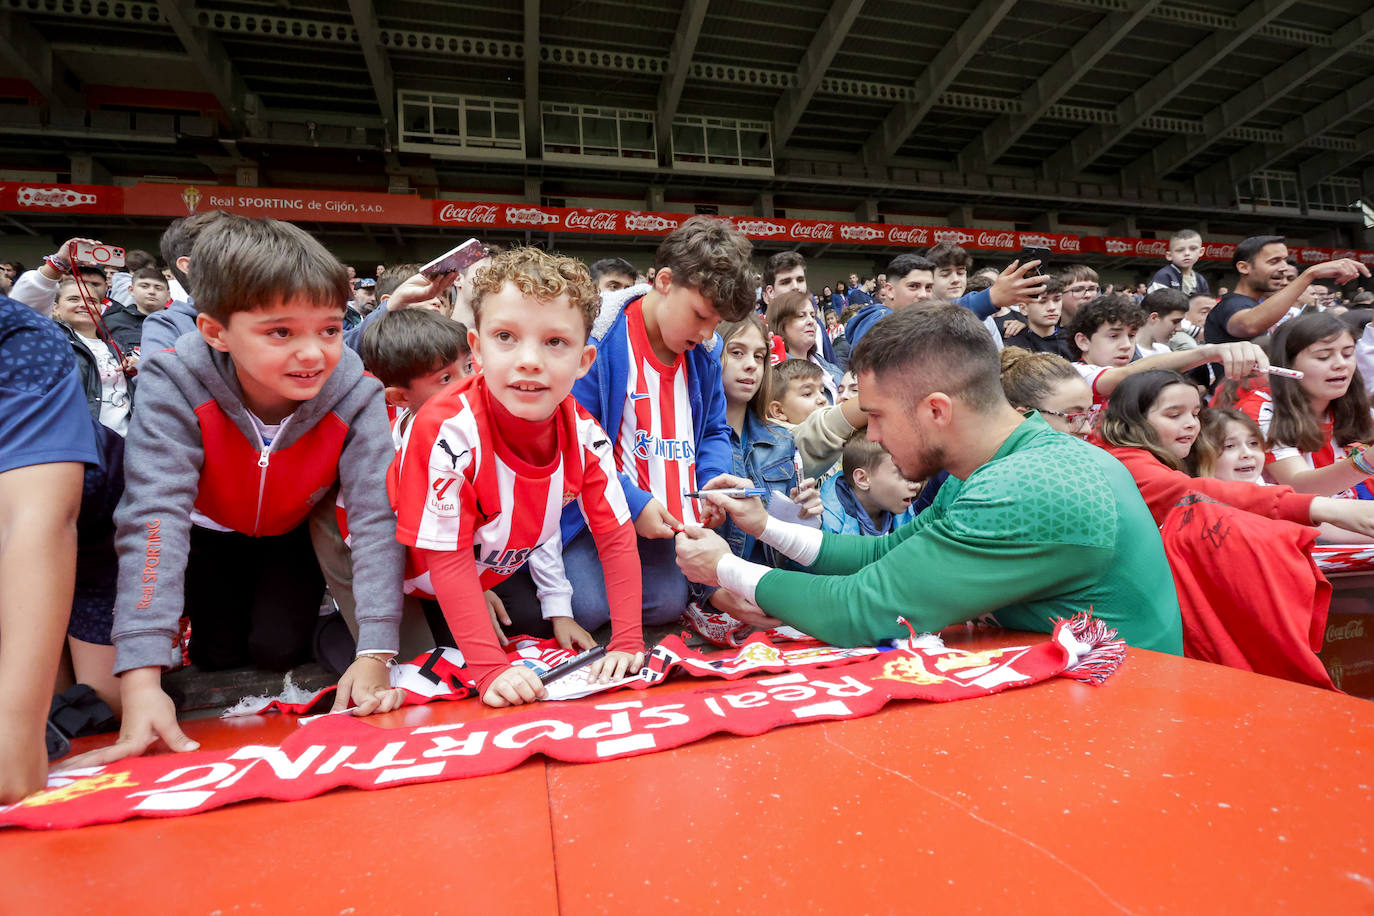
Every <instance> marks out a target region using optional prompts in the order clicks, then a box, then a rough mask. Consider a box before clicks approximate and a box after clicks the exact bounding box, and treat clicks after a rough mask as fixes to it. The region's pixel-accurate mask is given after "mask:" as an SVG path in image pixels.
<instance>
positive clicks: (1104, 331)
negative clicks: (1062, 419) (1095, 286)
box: [1069, 295, 1269, 404]
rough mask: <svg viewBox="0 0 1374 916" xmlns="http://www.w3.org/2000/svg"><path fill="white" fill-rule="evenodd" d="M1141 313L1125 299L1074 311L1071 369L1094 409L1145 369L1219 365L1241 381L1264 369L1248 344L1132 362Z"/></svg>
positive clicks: (1112, 297) (1197, 349) (1110, 298)
mask: <svg viewBox="0 0 1374 916" xmlns="http://www.w3.org/2000/svg"><path fill="white" fill-rule="evenodd" d="M1145 317H1146V316H1145V313H1144V311H1143V310H1142V309H1141V307H1140V306H1138V305H1136V304H1135V303H1134V302H1132V301H1131V300H1130V298H1129V297H1127V296H1120V295H1109V296H1099V297H1098V298H1096V299H1094V300H1093V301H1092V302H1089V303H1088V304H1087V305H1085V306H1084V307H1083V308H1081V309H1079V311H1078V315H1077V316H1076V317H1075V318H1074V320H1073V324H1072V325H1070V326H1069V335H1070V336H1071V337H1072V339H1073V342H1074V345H1075V346H1076V347H1077V348H1078V350H1079V351H1080V353H1081V354H1082V355H1081V356H1080V358H1079V360H1078V362H1075V363H1074V364H1073V365H1074V368H1075V369H1077V370H1078V374H1079V375H1081V376H1083V380H1084V381H1085V382H1087V383H1088V385H1089V386H1091V388H1092V390H1093V403H1094V404H1105V403H1107V399H1108V398H1110V397H1111V395H1112V392H1113V391H1115V390H1116V386H1117V385H1120V384H1121V382H1122V381H1123V380H1124V379H1125V378H1126V377H1127V376H1129V375H1133V374H1135V373H1137V372H1145V371H1147V370H1150V369H1172V370H1174V371H1175V372H1186V371H1188V370H1189V369H1195V368H1197V367H1198V366H1201V365H1204V364H1205V363H1221V364H1222V367H1223V368H1224V370H1225V372H1226V374H1227V375H1228V376H1230V377H1231V378H1233V379H1241V378H1244V377H1245V376H1247V375H1249V374H1250V373H1251V372H1253V371H1256V370H1258V371H1260V372H1263V371H1264V370H1266V369H1268V368H1269V359H1268V357H1266V356H1265V355H1264V351H1263V350H1261V349H1260V348H1259V347H1257V346H1255V345H1254V344H1251V343H1243V342H1242V343H1227V344H1206V345H1204V346H1201V347H1194V348H1192V349H1191V350H1177V351H1172V352H1168V353H1157V354H1154V355H1151V356H1146V357H1145V358H1143V359H1136V360H1135V361H1134V362H1132V359H1134V358H1135V337H1136V332H1138V331H1139V330H1140V327H1141V325H1143V324H1144V323H1145Z"/></svg>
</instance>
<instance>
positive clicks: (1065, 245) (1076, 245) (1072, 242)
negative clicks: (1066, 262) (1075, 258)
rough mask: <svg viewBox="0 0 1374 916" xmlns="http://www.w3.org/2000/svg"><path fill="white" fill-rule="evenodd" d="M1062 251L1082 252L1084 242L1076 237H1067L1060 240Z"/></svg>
mask: <svg viewBox="0 0 1374 916" xmlns="http://www.w3.org/2000/svg"><path fill="white" fill-rule="evenodd" d="M1059 250H1060V251H1082V250H1083V240H1082V239H1080V238H1079V237H1078V236H1076V235H1066V236H1064V237H1063V238H1062V239H1060V240H1059Z"/></svg>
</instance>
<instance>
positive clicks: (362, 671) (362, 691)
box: [329, 655, 406, 716]
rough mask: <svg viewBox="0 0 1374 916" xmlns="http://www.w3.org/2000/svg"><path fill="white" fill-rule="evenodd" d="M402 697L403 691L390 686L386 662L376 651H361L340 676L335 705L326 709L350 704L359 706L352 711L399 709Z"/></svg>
mask: <svg viewBox="0 0 1374 916" xmlns="http://www.w3.org/2000/svg"><path fill="white" fill-rule="evenodd" d="M405 698H406V695H405V691H403V690H400V689H399V688H393V687H392V686H391V676H390V675H389V674H387V670H386V662H384V661H382V660H381V659H380V658H378V657H377V656H375V655H360V656H358V657H357V658H355V659H354V660H353V664H351V665H349V666H348V670H347V671H345V672H344V673H343V677H341V678H339V689H338V690H336V691H334V708H333V709H331V710H329V711H330V712H343V711H344V710H346V709H348V708H349V706H350V705H352V706H356V707H358V709H357V712H355V713H354V715H358V716H370V715H374V714H376V713H381V712H391V711H392V710H393V709H399V708H400V706H401V704H402V703H404V702H405Z"/></svg>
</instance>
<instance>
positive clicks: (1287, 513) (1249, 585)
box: [1097, 370, 1374, 689]
mask: <svg viewBox="0 0 1374 916" xmlns="http://www.w3.org/2000/svg"><path fill="white" fill-rule="evenodd" d="M1201 409H1202V401H1201V398H1200V397H1199V395H1198V390H1197V386H1196V385H1194V384H1193V383H1192V382H1190V381H1189V380H1188V379H1186V378H1184V377H1183V376H1182V375H1179V374H1178V373H1177V372H1171V371H1167V370H1151V371H1147V372H1142V373H1139V374H1138V375H1134V376H1130V377H1129V378H1127V379H1126V380H1125V381H1123V382H1122V383H1121V385H1120V386H1119V387H1118V388H1117V390H1116V391H1115V392H1114V393H1113V394H1112V398H1111V400H1110V401H1108V403H1107V408H1106V410H1105V411H1104V413H1103V417H1102V422H1101V424H1100V425H1099V426H1098V430H1097V436H1098V438H1099V439H1100V440H1101V442H1102V444H1104V445H1105V447H1106V448H1107V450H1108V451H1110V452H1111V453H1112V454H1113V455H1114V456H1115V457H1116V458H1117V459H1118V460H1119V461H1121V463H1122V464H1124V465H1125V466H1126V469H1127V470H1128V471H1130V473H1131V477H1132V478H1133V479H1134V480H1135V482H1136V486H1137V487H1139V488H1140V495H1141V496H1142V497H1144V499H1145V503H1146V505H1147V506H1148V507H1149V509H1150V512H1151V514H1152V515H1153V516H1154V519H1155V522H1156V523H1157V524H1158V525H1159V526H1160V535H1161V537H1162V538H1163V540H1164V553H1165V556H1167V557H1168V559H1169V566H1170V570H1171V572H1172V573H1173V579H1174V586H1175V588H1176V590H1177V592H1178V602H1179V608H1180V610H1181V612H1182V615H1183V651H1184V654H1185V655H1187V656H1189V657H1190V658H1198V659H1203V660H1205V661H1211V662H1217V663H1219V664H1224V665H1229V666H1231V667H1235V668H1246V669H1249V670H1252V671H1257V672H1259V673H1261V674H1268V675H1272V676H1274V677H1282V678H1286V679H1287V680H1291V681H1297V682H1299V683H1303V684H1310V685H1312V686H1316V687H1325V688H1327V689H1335V688H1334V687H1333V685H1332V683H1331V678H1330V676H1329V675H1328V674H1327V673H1326V669H1325V668H1324V667H1323V666H1322V663H1321V661H1320V660H1319V659H1318V658H1317V652H1318V651H1319V650H1320V649H1321V645H1322V638H1323V634H1324V631H1325V628H1326V615H1327V610H1328V608H1329V606H1330V603H1331V585H1330V583H1328V582H1327V581H1326V577H1325V576H1324V575H1322V573H1321V571H1320V570H1319V569H1318V568H1317V566H1316V564H1315V563H1314V562H1313V560H1312V544H1313V543H1314V542H1315V541H1316V539H1317V530H1316V529H1315V528H1313V527H1309V526H1313V525H1317V524H1320V523H1322V522H1328V523H1331V524H1333V525H1336V526H1338V527H1341V528H1349V529H1352V530H1355V531H1357V532H1360V533H1363V534H1366V535H1369V534H1374V506H1371V505H1369V504H1362V503H1358V502H1352V501H1348V500H1337V499H1329V498H1326V497H1320V496H1312V495H1311V494H1303V493H1298V492H1296V491H1294V490H1293V489H1292V488H1291V487H1286V486H1263V485H1260V484H1254V483H1245V482H1242V481H1232V480H1218V479H1216V478H1209V477H1202V478H1194V477H1189V476H1188V474H1187V473H1186V471H1185V470H1184V468H1185V466H1186V465H1185V462H1186V461H1187V460H1188V458H1189V455H1190V454H1191V452H1192V450H1193V444H1194V442H1195V440H1196V439H1197V437H1198V431H1199V428H1200V424H1199V422H1198V414H1199V413H1200V411H1201Z"/></svg>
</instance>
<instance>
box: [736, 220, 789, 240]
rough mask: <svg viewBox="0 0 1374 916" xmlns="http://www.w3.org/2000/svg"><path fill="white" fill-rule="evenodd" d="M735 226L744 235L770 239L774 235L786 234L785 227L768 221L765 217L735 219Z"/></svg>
mask: <svg viewBox="0 0 1374 916" xmlns="http://www.w3.org/2000/svg"><path fill="white" fill-rule="evenodd" d="M735 228H736V229H738V230H739V231H740V232H743V233H744V234H745V235H758V236H762V237H763V238H766V239H771V238H772V237H773V236H775V235H786V234H787V227H786V226H779V225H778V224H777V223H774V222H769V221H768V220H766V219H737V220H735Z"/></svg>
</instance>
